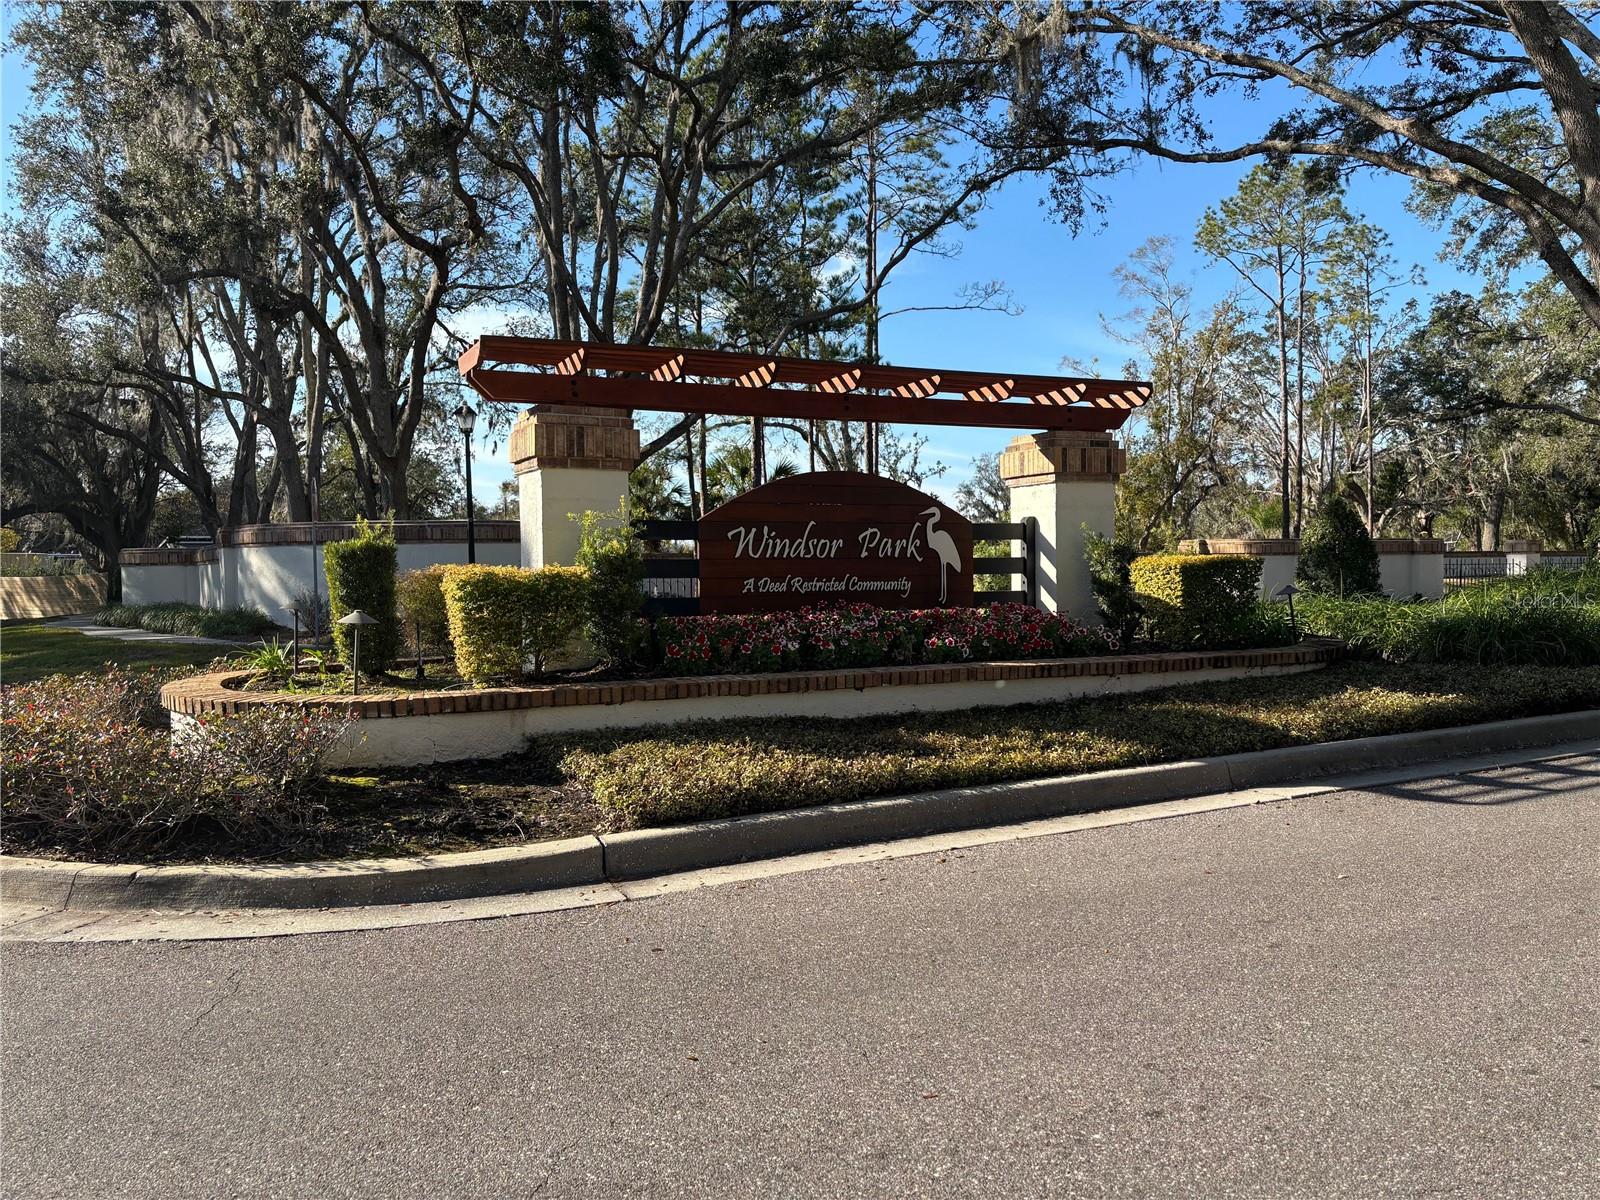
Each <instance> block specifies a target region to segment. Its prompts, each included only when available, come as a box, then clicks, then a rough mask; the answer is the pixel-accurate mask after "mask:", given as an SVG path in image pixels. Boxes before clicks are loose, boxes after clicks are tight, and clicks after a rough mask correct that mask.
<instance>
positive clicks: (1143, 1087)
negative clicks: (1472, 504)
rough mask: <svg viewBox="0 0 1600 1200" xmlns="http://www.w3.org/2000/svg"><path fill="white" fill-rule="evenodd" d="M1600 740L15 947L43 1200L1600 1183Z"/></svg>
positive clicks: (1313, 1191)
mask: <svg viewBox="0 0 1600 1200" xmlns="http://www.w3.org/2000/svg"><path fill="white" fill-rule="evenodd" d="M1597 908H1600V758H1596V759H1590V760H1567V761H1566V762H1565V763H1564V764H1562V765H1560V766H1552V765H1543V766H1534V767H1523V768H1512V769H1506V770H1501V771H1496V772H1486V773H1484V774H1481V775H1478V776H1471V777H1466V778H1463V779H1457V780H1439V781H1423V782H1420V783H1408V784H1401V785H1394V786H1391V787H1385V788H1381V789H1376V790H1373V791H1367V792H1343V793H1336V794H1332V795H1323V796H1317V797H1311V798H1306V799H1302V800H1297V801H1292V802H1289V803H1285V804H1279V805H1271V806H1262V807H1256V808H1248V809H1233V810H1227V811H1221V812H1215V813H1209V814H1205V815H1198V816H1191V817H1183V818H1177V819H1171V820H1164V821H1156V822H1149V823H1144V824H1135V825H1125V826H1118V827H1112V828H1106V829H1098V830H1090V831H1085V832H1080V833H1073V834H1070V835H1065V836H1057V837H1045V838H1038V839H1035V840H1032V841H1025V842H1012V843H1003V844H995V845H989V846H983V847H980V848H975V849H971V850H967V851H952V852H949V853H947V854H944V855H932V856H927V857H922V858H912V859H900V860H896V861H889V862H882V863H874V864H863V865H857V866H849V867H841V868H835V869H830V870H825V871H817V872H813V873H808V874H799V875H788V876H782V877H776V878H770V879H763V880H757V881H753V882H748V883H744V884H739V885H729V886H724V887H717V888H707V889H702V890H698V891H692V892H684V893H678V894H673V895H668V896H664V897H660V898H658V899H655V900H649V901H644V902H639V903H628V904H622V905H616V906H613V907H609V908H591V909H580V910H575V911H570V912H559V913H546V914H541V915H537V916H529V917H516V918H508V919H503V920H494V921H481V922H473V923H460V924H451V925H436V926H427V927H419V928H409V929H397V930H387V931H381V932H368V933H355V934H332V935H324V936H314V937H297V938H280V939H267V940H257V941H233V942H212V943H180V944H157V943H131V944H130V943H123V944H105V945H92V944H90V945H84V944H75V945H50V944H8V945H6V946H5V947H4V949H3V951H0V965H3V967H4V977H3V999H4V1025H3V1030H0V1036H3V1047H0V1049H3V1056H4V1057H3V1069H4V1077H3V1083H4V1094H3V1115H4V1127H3V1131H0V1137H3V1141H0V1155H3V1159H0V1167H3V1171H4V1179H3V1190H4V1194H5V1195H6V1196H8V1197H16V1198H19V1200H20V1198H22V1197H40V1196H67V1197H86V1196H117V1197H145V1196H150V1197H155V1196H160V1197H169V1198H170V1197H180V1196H185V1197H186V1196H203V1197H224V1196H251V1197H254V1196H295V1197H300V1196H305V1197H343V1196H394V1197H413V1196H430V1197H431V1196H439V1197H480V1196H481V1197H531V1196H540V1197H544V1196H601V1197H610V1196H651V1197H657V1196H715V1197H736V1196H759V1197H776V1196H797V1197H798V1196H804V1197H820V1196H981V1197H992V1196H1156V1195H1160V1196H1169V1195H1196V1196H1262V1197H1273V1198H1274V1200H1282V1198H1286V1197H1307V1198H1310V1197H1317V1198H1321V1197H1343V1196H1359V1197H1372V1196H1429V1197H1436V1196H1460V1197H1472V1198H1474V1200H1477V1198H1487V1197H1501V1196H1504V1197H1531V1196H1538V1197H1551V1198H1554V1197H1567V1196H1570V1197H1578V1196H1585V1197H1588V1196H1594V1195H1595V1194H1596V1191H1597V1188H1600V1184H1597V1181H1600V1051H1597V1048H1596V1044H1595V1042H1596V1038H1597V1037H1600V926H1597Z"/></svg>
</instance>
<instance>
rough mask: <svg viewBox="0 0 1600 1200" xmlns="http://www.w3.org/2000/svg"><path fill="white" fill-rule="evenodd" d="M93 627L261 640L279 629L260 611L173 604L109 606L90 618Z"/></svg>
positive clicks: (180, 635)
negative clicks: (100, 626) (109, 626)
mask: <svg viewBox="0 0 1600 1200" xmlns="http://www.w3.org/2000/svg"><path fill="white" fill-rule="evenodd" d="M90 619H91V620H92V621H93V622H94V623H95V624H96V625H111V626H113V627H115V628H117V629H146V630H149V631H150V632H151V633H167V634H172V635H175V636H178V637H209V638H248V637H261V636H263V635H264V634H268V633H272V632H273V631H274V630H276V629H277V628H278V624H277V622H275V621H273V620H272V618H271V617H269V616H267V614H266V613H264V612H262V611H261V610H260V609H259V608H201V607H200V606H199V605H198V604H183V603H180V602H178V601H176V600H172V601H165V602H163V603H160V604H108V605H106V606H105V607H104V608H102V609H100V610H99V611H98V612H96V613H95V614H94V616H93V617H92V618H90Z"/></svg>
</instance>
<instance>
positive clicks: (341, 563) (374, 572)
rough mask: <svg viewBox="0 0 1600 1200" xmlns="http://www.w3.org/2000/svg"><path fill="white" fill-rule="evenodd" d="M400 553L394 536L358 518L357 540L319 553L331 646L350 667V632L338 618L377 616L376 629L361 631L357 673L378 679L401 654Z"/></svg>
mask: <svg viewBox="0 0 1600 1200" xmlns="http://www.w3.org/2000/svg"><path fill="white" fill-rule="evenodd" d="M398 557H399V556H398V552H397V551H396V549H395V544H394V531H393V529H392V528H385V527H384V526H382V525H371V524H369V523H368V522H367V521H365V520H363V519H362V518H361V517H357V518H356V535H355V537H353V538H347V539H345V540H344V541H342V542H329V543H328V544H327V545H326V546H324V547H323V548H322V562H323V569H324V571H325V573H326V574H327V577H328V612H329V615H330V616H331V618H332V620H333V644H334V645H335V646H336V647H337V648H338V651H339V658H340V660H341V661H342V662H343V663H344V664H345V665H346V666H349V665H350V653H351V646H352V643H353V638H352V637H351V632H350V630H351V627H350V626H348V625H340V624H339V621H340V619H341V618H343V617H345V616H348V615H349V614H350V613H352V612H355V611H356V610H357V609H359V610H360V611H362V612H364V613H366V614H367V615H368V616H369V617H376V618H377V621H378V623H377V624H376V625H366V626H363V627H362V630H361V669H362V670H363V671H365V672H367V673H368V674H371V675H377V674H381V673H382V672H384V671H387V670H388V669H389V668H390V666H392V665H393V663H394V660H395V658H396V656H397V655H398V654H399V653H400V618H399V614H398V612H397V611H396V608H395V570H396V564H397V562H398Z"/></svg>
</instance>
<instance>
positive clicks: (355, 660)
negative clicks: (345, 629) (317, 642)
mask: <svg viewBox="0 0 1600 1200" xmlns="http://www.w3.org/2000/svg"><path fill="white" fill-rule="evenodd" d="M377 623H378V618H377V617H370V616H368V615H367V614H366V613H364V612H362V611H361V610H360V609H359V608H358V609H356V610H355V611H354V612H351V613H348V614H346V615H345V616H342V617H340V618H339V624H340V625H348V626H350V636H351V637H352V638H353V639H354V642H355V644H354V645H353V646H352V647H351V649H350V694H351V695H352V696H359V695H360V694H361V627H362V626H363V625H376V624H377Z"/></svg>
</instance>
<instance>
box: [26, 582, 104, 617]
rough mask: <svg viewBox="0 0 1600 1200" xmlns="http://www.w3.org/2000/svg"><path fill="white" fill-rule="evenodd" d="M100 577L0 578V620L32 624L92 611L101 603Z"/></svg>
mask: <svg viewBox="0 0 1600 1200" xmlns="http://www.w3.org/2000/svg"><path fill="white" fill-rule="evenodd" d="M105 594H106V577H105V576H104V575H21V576H11V577H8V578H0V617H3V618H5V619H6V620H7V621H36V620H41V619H43V618H45V617H71V616H77V615H78V614H79V613H87V612H94V611H95V610H96V609H98V608H99V607H100V606H101V605H103V604H104V603H105Z"/></svg>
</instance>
